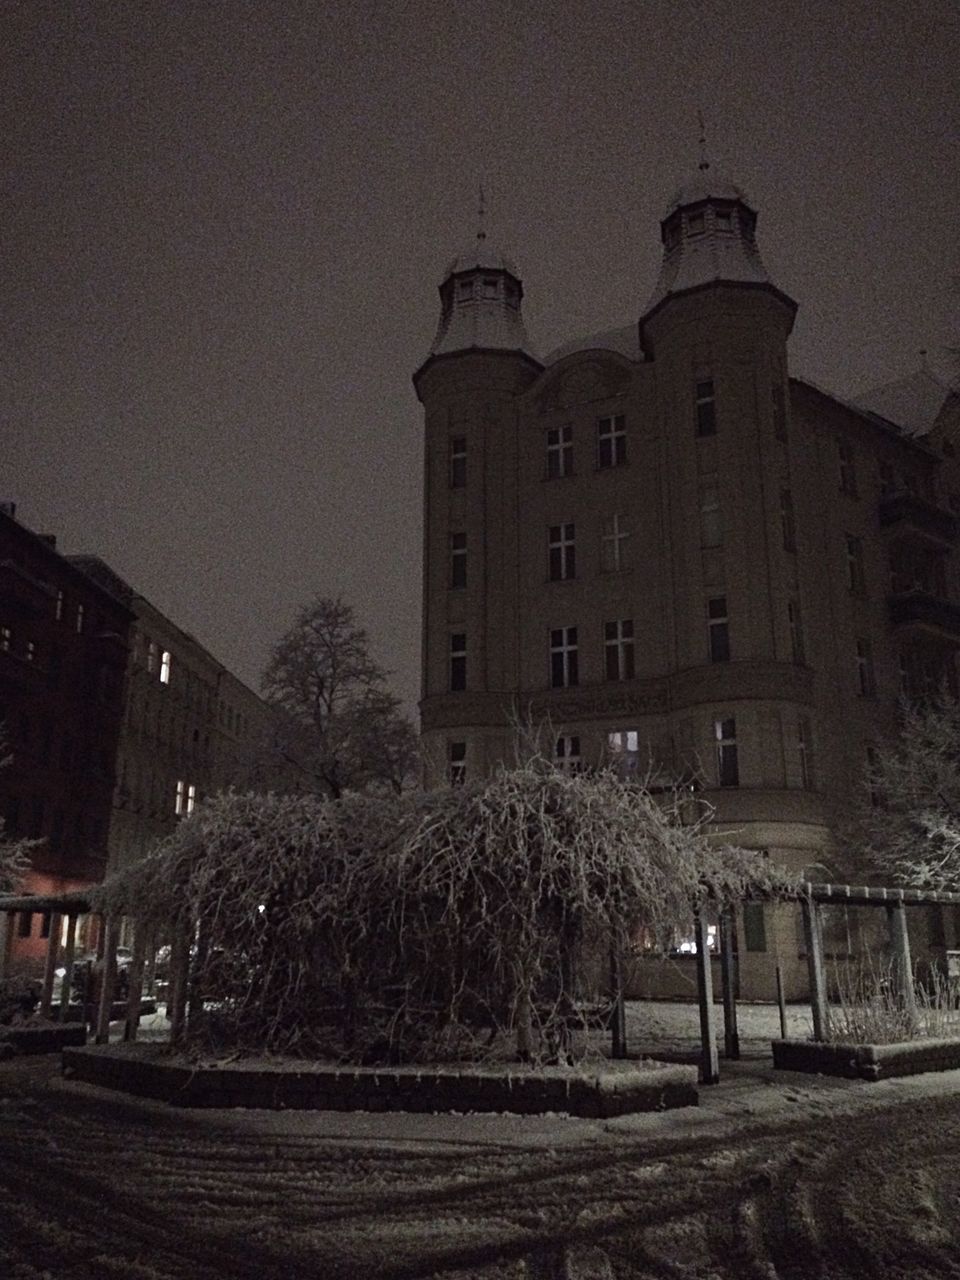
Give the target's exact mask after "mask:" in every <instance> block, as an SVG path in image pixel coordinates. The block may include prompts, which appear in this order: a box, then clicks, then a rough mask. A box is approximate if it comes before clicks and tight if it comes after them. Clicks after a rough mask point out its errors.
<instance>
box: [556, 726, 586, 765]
mask: <svg viewBox="0 0 960 1280" xmlns="http://www.w3.org/2000/svg"><path fill="white" fill-rule="evenodd" d="M554 758H555V760H556V763H557V768H558V769H562V770H563V771H564V772H565V773H579V772H580V766H581V760H580V739H579V737H577V735H576V734H574V735H572V736H571V735H568V734H562V735H561V736H560V737H559V738H558V739H557V746H556V751H555V755H554Z"/></svg>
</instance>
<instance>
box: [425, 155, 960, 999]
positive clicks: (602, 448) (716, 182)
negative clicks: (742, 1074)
mask: <svg viewBox="0 0 960 1280" xmlns="http://www.w3.org/2000/svg"><path fill="white" fill-rule="evenodd" d="M756 224H757V214H756V211H755V210H754V208H753V206H752V204H751V202H750V200H749V199H748V198H747V196H746V195H745V193H744V192H743V191H742V190H741V189H740V188H739V187H737V186H736V185H734V184H733V183H731V182H729V181H727V180H725V179H724V178H722V177H719V176H718V175H716V174H715V173H714V172H713V171H712V170H711V169H710V168H709V166H706V165H704V166H702V167H701V168H700V169H699V170H698V172H697V173H696V175H695V176H694V177H693V178H692V179H691V180H690V181H689V182H687V183H685V184H684V185H683V186H682V187H681V188H680V190H679V191H678V192H677V193H676V195H675V196H674V198H673V199H672V200H671V201H670V203H669V206H668V207H667V209H666V211H665V214H664V218H663V220H662V222H661V225H660V236H661V240H662V244H663V263H662V267H661V271H660V275H659V279H658V280H657V282H656V285H655V287H654V289H653V292H652V294H651V296H650V297H649V298H648V299H647V301H646V302H645V303H644V304H643V305H642V306H641V307H639V309H638V311H639V314H638V320H637V322H636V323H635V324H631V325H629V326H627V327H626V328H620V329H613V330H610V331H608V332H605V333H601V334H597V335H593V336H590V337H585V338H582V339H578V340H575V341H573V342H571V343H569V344H568V345H566V346H565V347H563V348H561V349H560V350H559V351H556V352H554V353H553V354H552V355H550V356H548V357H546V358H545V359H542V360H541V359H539V358H538V357H537V356H536V354H535V353H534V350H533V348H532V346H531V343H530V341H529V338H528V336H527V334H526V331H525V328H524V323H523V318H522V309H521V304H522V296H523V286H522V282H521V279H520V276H519V273H518V271H517V269H516V267H515V266H514V265H513V264H512V263H511V262H510V261H509V260H508V259H507V258H505V257H503V256H502V255H501V254H500V253H498V252H496V251H495V250H493V249H492V248H491V247H490V246H489V245H488V244H487V242H486V239H485V237H484V236H483V233H482V232H481V233H480V235H479V236H478V239H477V243H476V245H475V246H473V247H471V249H470V250H469V251H468V252H466V253H465V254H462V255H461V256H459V257H458V258H456V259H455V260H454V261H453V262H452V263H451V264H450V266H449V268H448V269H447V271H446V273H445V275H444V278H443V281H442V283H441V285H440V312H441V314H440V322H439V327H438V331H437V336H436V339H435V341H434V344H433V346H432V348H431V350H430V353H429V355H428V357H427V359H426V360H425V361H424V363H423V364H422V365H421V366H420V368H419V369H418V370H417V372H416V374H415V375H414V384H415V387H416V390H417V394H418V396H419V398H420V400H421V402H422V403H423V406H424V424H425V473H424V474H425V500H424V531H425V532H424V591H423V673H422V702H421V713H422V725H423V742H424V754H425V758H426V760H427V762H428V764H427V768H428V774H429V778H428V780H429V781H431V782H438V781H441V780H442V779H443V778H444V777H446V778H447V780H449V781H452V782H458V781H462V780H464V779H465V778H469V777H471V776H476V775H480V774H483V773H484V772H485V771H487V770H489V769H490V768H491V767H492V766H493V765H494V764H495V763H496V762H498V761H500V760H503V759H509V758H510V756H511V754H512V751H513V746H514V737H515V729H514V726H515V724H516V722H517V720H518V719H520V720H523V719H528V718H531V717H532V718H533V719H534V720H535V721H539V722H541V723H545V724H548V725H549V726H550V730H549V736H550V744H549V749H550V750H551V751H553V752H554V754H555V756H556V758H557V761H558V763H560V764H561V765H563V766H564V767H568V768H576V767H581V766H588V765H598V764H612V765H614V766H615V767H617V768H619V769H620V770H621V771H622V772H623V774H624V775H625V776H636V775H639V774H644V775H646V774H652V775H653V776H654V777H655V778H670V779H683V780H685V781H687V782H689V783H690V784H692V785H694V786H695V787H697V788H698V790H699V794H700V795H701V796H702V797H703V798H704V799H705V800H706V801H708V802H709V804H710V805H711V806H712V808H713V811H714V821H715V825H716V827H717V829H725V830H728V831H732V832H735V833H736V839H737V841H738V842H739V843H740V844H743V845H745V846H748V847H753V848H757V849H763V850H766V851H767V852H768V853H769V855H770V857H771V858H776V859H777V860H778V861H780V862H782V863H784V864H786V865H787V866H789V867H791V868H794V869H797V870H800V869H808V870H810V871H811V872H812V873H813V874H815V875H816V876H818V877H820V878H822V877H823V876H824V874H825V869H827V868H830V874H831V875H837V871H836V864H835V854H834V852H833V838H832V830H833V828H834V826H835V824H836V822H837V820H838V818H839V816H840V815H841V814H842V812H843V811H844V810H845V809H846V807H847V806H848V804H849V801H850V797H851V795H852V794H853V792H854V790H855V789H856V788H857V787H858V786H859V785H860V780H861V776H862V770H863V765H864V763H865V762H866V760H867V759H868V758H869V755H870V753H871V751H873V750H875V749H876V746H877V744H878V743H880V742H881V741H882V740H883V738H884V737H885V736H886V735H888V734H889V733H891V732H892V731H893V730H894V728H895V725H896V716H897V708H898V701H899V699H900V697H901V696H902V695H903V694H904V693H906V694H913V693H917V692H920V691H921V690H923V689H927V688H930V687H933V686H936V685H937V684H938V683H939V682H941V681H943V680H947V681H948V682H949V683H951V685H953V684H954V683H955V678H956V675H955V654H956V649H957V646H958V645H960V589H958V580H957V566H956V557H955V554H954V547H955V543H956V533H957V512H958V511H960V469H958V463H957V456H956V450H957V448H958V447H960V441H958V435H960V421H958V404H960V401H958V398H957V397H956V396H954V395H951V394H950V393H948V391H947V389H946V388H945V387H943V386H940V388H939V394H937V393H935V391H934V390H932V389H931V385H930V379H931V376H932V375H930V374H929V373H928V372H927V371H925V370H921V373H920V374H919V375H917V376H916V377H915V378H913V379H907V380H905V381H904V382H903V383H896V384H891V385H890V386H888V387H886V388H881V389H880V390H879V391H878V392H877V393H876V394H875V395H874V396H873V397H867V398H866V399H865V400H863V401H862V402H860V403H858V404H852V403H848V402H846V401H844V400H842V399H840V398H838V397H836V396H834V395H831V394H830V393H828V392H826V391H824V390H822V389H820V388H818V387H816V386H815V385H814V384H812V383H811V382H809V381H806V380H804V379H802V378H799V377H796V376H791V370H790V365H789V361H788V351H787V343H788V338H789V336H790V332H791V329H792V326H793V322H794V316H795V313H796V309H797V308H796V303H795V302H794V301H793V300H792V299H791V298H790V297H789V296H788V295H787V294H786V293H785V292H784V291H783V290H782V289H781V288H779V287H778V286H777V284H776V283H775V282H774V281H773V280H772V279H771V278H770V277H769V275H768V273H767V271H766V269H765V267H764V264H763V261H762V259H761V256H760V252H759V249H758V245H757V239H756ZM907 406H909V413H908V409H907ZM941 924H942V922H941ZM834 926H835V930H836V932H837V936H838V939H839V940H836V946H835V951H836V953H837V954H842V953H845V952H849V951H850V950H851V949H853V945H854V944H853V940H852V939H851V938H849V937H847V938H846V939H845V940H844V939H840V938H839V935H840V934H842V933H843V931H844V930H848V929H849V927H850V925H849V920H848V919H847V917H845V916H844V917H843V919H842V920H840V919H839V918H838V920H837V921H835V922H834ZM939 928H940V925H937V926H936V929H939ZM935 932H936V930H935ZM738 946H739V949H740V953H741V975H742V988H743V990H744V993H745V994H751V993H752V994H757V995H762V996H769V995H770V994H772V989H773V988H772V975H773V966H774V965H775V963H776V962H777V960H778V959H785V960H790V959H791V958H792V970H791V972H794V974H795V977H794V978H793V979H791V981H792V982H793V987H792V990H793V991H794V993H798V992H799V987H800V985H802V983H803V977H802V968H799V967H798V966H797V965H796V960H797V955H798V946H797V939H796V937H795V936H794V933H793V923H792V919H789V918H788V917H787V915H785V914H783V913H780V914H779V915H778V914H777V913H773V912H770V911H766V912H765V911H764V910H763V909H762V908H760V907H756V908H749V909H748V910H747V912H746V913H745V917H744V919H743V920H741V923H740V930H739V933H738Z"/></svg>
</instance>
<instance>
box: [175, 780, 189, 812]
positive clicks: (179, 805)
mask: <svg viewBox="0 0 960 1280" xmlns="http://www.w3.org/2000/svg"><path fill="white" fill-rule="evenodd" d="M186 798H187V784H186V783H185V782H184V781H183V779H182V778H178V779H177V796H176V800H175V802H174V813H183V809H184V804H185V802H186Z"/></svg>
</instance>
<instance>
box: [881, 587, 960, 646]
mask: <svg viewBox="0 0 960 1280" xmlns="http://www.w3.org/2000/svg"><path fill="white" fill-rule="evenodd" d="M887 604H888V606H889V609H890V621H891V623H892V624H893V626H895V627H899V628H906V627H909V628H911V629H912V630H916V631H922V632H925V633H926V634H927V635H930V636H933V637H934V638H936V639H937V640H939V641H941V642H942V643H945V644H951V645H958V646H960V605H956V604H953V603H952V602H951V601H949V600H945V599H943V598H942V597H941V596H934V595H929V594H928V593H927V592H926V591H906V592H903V593H901V594H899V595H893V596H888V597H887Z"/></svg>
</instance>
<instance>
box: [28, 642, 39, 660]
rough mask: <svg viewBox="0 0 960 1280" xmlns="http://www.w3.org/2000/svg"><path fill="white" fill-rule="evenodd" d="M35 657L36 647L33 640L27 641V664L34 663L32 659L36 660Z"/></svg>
mask: <svg viewBox="0 0 960 1280" xmlns="http://www.w3.org/2000/svg"><path fill="white" fill-rule="evenodd" d="M36 656H37V645H36V642H35V641H34V640H28V641H27V653H26V658H27V661H28V662H33V661H34V659H35V658H36Z"/></svg>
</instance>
